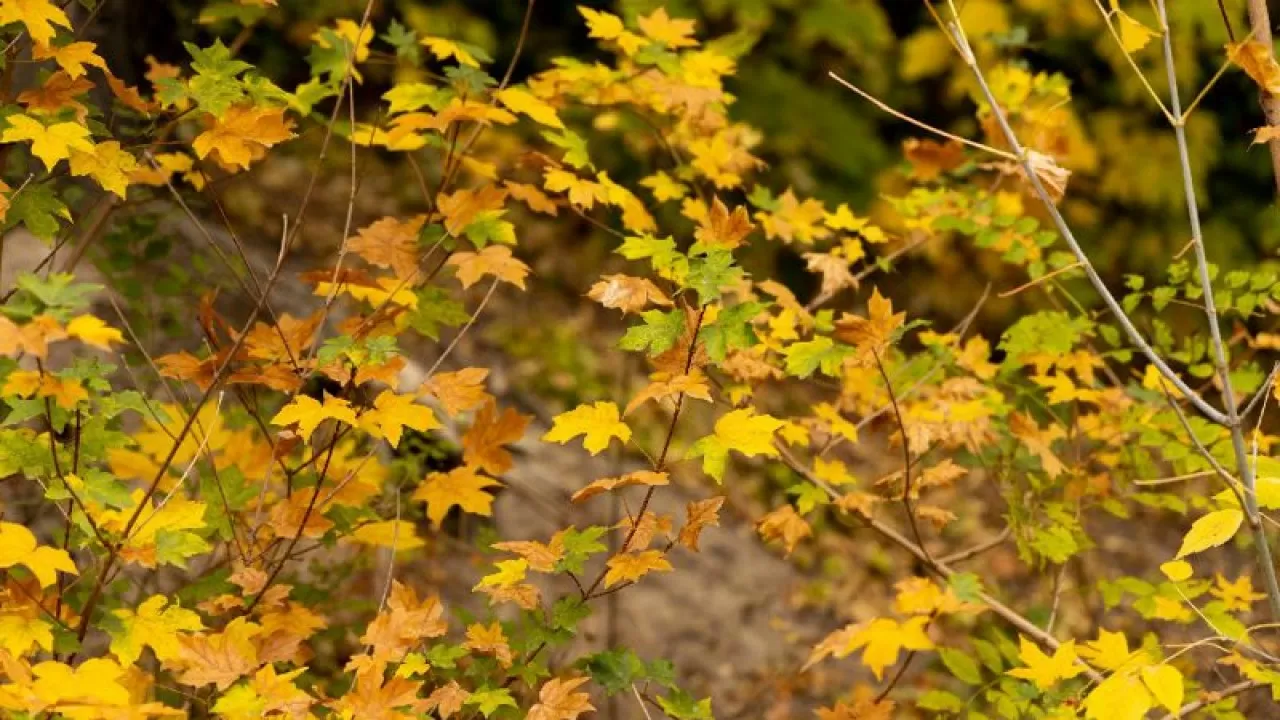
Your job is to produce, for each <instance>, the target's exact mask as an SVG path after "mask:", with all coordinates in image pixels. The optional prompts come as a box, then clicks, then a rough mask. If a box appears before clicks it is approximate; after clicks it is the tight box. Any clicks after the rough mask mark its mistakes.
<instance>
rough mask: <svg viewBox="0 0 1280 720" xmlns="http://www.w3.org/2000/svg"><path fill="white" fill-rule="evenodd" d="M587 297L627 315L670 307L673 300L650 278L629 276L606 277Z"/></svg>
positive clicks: (593, 287)
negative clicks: (653, 308) (659, 307)
mask: <svg viewBox="0 0 1280 720" xmlns="http://www.w3.org/2000/svg"><path fill="white" fill-rule="evenodd" d="M587 297H589V298H591V299H592V300H595V301H596V302H598V303H600V304H601V305H603V306H605V307H607V308H616V309H618V310H621V311H622V312H623V313H624V314H625V313H638V312H640V311H641V310H643V309H645V308H646V307H648V306H649V304H650V303H652V304H654V305H661V306H663V307H670V306H671V300H670V299H669V298H667V295H666V293H664V292H662V290H660V289H659V288H658V286H657V285H654V284H653V281H652V280H649V279H648V278H637V277H630V276H628V275H621V274H617V275H605V276H604V277H602V278H601V279H600V282H597V283H596V284H595V285H592V286H591V290H590V291H588V292H587Z"/></svg>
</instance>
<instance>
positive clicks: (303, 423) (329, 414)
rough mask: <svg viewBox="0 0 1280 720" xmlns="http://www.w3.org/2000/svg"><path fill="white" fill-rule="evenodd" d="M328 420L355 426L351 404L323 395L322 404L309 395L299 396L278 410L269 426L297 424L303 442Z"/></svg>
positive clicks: (354, 415) (354, 414)
mask: <svg viewBox="0 0 1280 720" xmlns="http://www.w3.org/2000/svg"><path fill="white" fill-rule="evenodd" d="M329 419H332V420H337V421H338V422H341V423H346V424H347V425H356V424H357V420H356V413H355V411H354V410H352V409H351V403H349V402H347V401H346V400H343V399H342V398H336V397H333V396H332V395H325V397H324V403H323V404H322V403H321V402H320V401H319V400H316V399H315V398H313V397H311V396H309V395H299V396H297V397H295V398H294V399H293V402H290V403H289V404H288V405H285V406H284V407H282V408H280V412H278V413H276V415H275V417H273V418H271V424H272V425H293V424H297V426H298V432H299V433H300V434H301V436H302V438H303V439H304V440H305V439H307V438H309V437H311V433H313V432H315V430H316V427H317V426H319V425H320V423H322V422H324V421H325V420H329Z"/></svg>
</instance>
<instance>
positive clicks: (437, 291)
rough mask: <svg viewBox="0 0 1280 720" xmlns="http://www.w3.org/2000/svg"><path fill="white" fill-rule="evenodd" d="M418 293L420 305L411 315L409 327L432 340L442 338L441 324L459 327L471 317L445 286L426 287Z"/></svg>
mask: <svg viewBox="0 0 1280 720" xmlns="http://www.w3.org/2000/svg"><path fill="white" fill-rule="evenodd" d="M416 294H417V296H418V306H417V307H416V308H414V310H413V312H412V313H411V314H410V315H409V327H412V328H413V329H414V330H417V331H418V332H419V333H421V334H422V335H423V336H425V337H429V338H431V339H432V340H439V339H440V326H442V325H443V326H445V327H458V326H459V325H461V324H462V323H464V322H466V321H467V320H468V319H469V318H470V317H471V315H470V314H469V313H468V312H467V311H466V308H464V307H463V306H462V303H460V302H458V301H457V300H455V299H454V298H453V297H452V296H450V295H449V293H448V292H447V291H445V290H444V289H443V288H439V287H434V286H429V287H424V288H422V289H421V290H418V291H417V293H416Z"/></svg>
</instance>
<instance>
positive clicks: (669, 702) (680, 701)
mask: <svg viewBox="0 0 1280 720" xmlns="http://www.w3.org/2000/svg"><path fill="white" fill-rule="evenodd" d="M658 704H659V705H661V706H662V711H663V712H665V713H666V714H668V715H670V716H671V717H672V718H674V720H712V715H711V698H703V699H701V700H695V699H694V697H693V696H692V695H690V694H689V693H687V692H685V691H684V690H674V691H672V692H670V693H668V694H667V695H665V696H663V697H660V698H658Z"/></svg>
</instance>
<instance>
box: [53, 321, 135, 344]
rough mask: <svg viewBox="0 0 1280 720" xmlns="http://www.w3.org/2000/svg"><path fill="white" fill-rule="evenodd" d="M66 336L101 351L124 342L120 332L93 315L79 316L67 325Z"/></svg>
mask: <svg viewBox="0 0 1280 720" xmlns="http://www.w3.org/2000/svg"><path fill="white" fill-rule="evenodd" d="M67 334H68V335H70V336H72V337H74V338H78V339H79V340H81V341H82V342H85V343H88V344H89V345H92V346H94V347H97V348H102V349H103V350H110V349H111V343H119V342H124V336H123V335H121V334H120V331H119V330H117V329H115V328H113V327H111V326H110V325H108V324H106V323H104V322H102V321H101V320H99V319H98V318H96V317H94V316H93V315H80V316H78V317H76V318H74V319H72V321H71V322H69V323H67Z"/></svg>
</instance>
